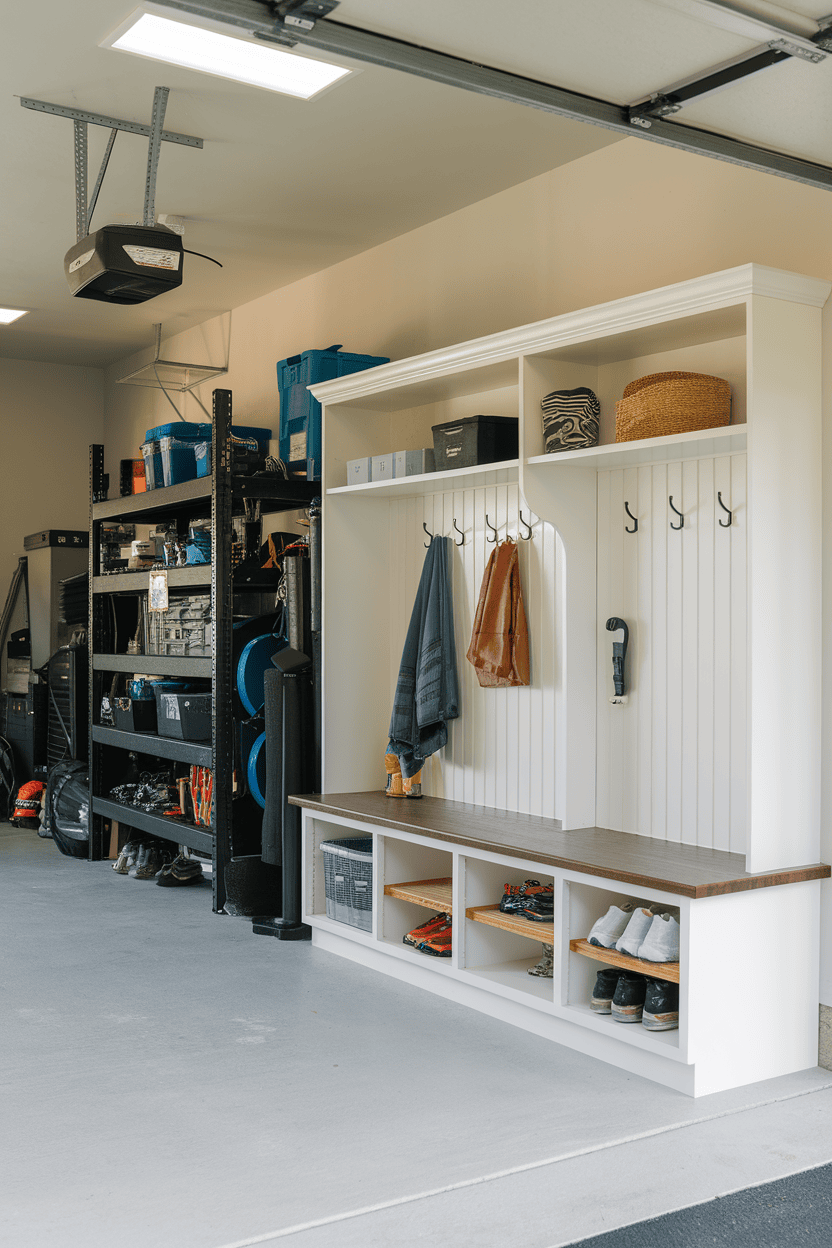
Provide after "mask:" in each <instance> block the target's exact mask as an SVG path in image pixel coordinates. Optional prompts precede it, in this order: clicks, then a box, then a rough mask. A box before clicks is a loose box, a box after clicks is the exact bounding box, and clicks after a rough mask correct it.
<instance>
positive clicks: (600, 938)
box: [587, 901, 636, 949]
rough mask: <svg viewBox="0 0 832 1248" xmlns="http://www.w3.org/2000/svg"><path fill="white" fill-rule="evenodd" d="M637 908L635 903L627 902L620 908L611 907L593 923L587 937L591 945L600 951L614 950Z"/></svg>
mask: <svg viewBox="0 0 832 1248" xmlns="http://www.w3.org/2000/svg"><path fill="white" fill-rule="evenodd" d="M635 908H636V903H635V902H634V901H625V902H624V903H623V904H622V905H620V906H615V905H613V906H610V908H609V910H608V911H607V913H606V914H604V915H602V916H601V918H600V919H597V920H596V921H595V923H593V925H592V931H591V932H590V933H589V936H588V937H587V940H588V941H589V943H590V944H591V945H597V946H598V948H599V949H612V947H613V945H614V944H615V942H616V941H617V940H618V938H619V936H623V935H624V932H625V930H626V927H627V924H628V923H629V922H630V915H631V914H632V913H633V911H634V910H635Z"/></svg>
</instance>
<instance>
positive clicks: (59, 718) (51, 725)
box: [46, 646, 89, 771]
mask: <svg viewBox="0 0 832 1248" xmlns="http://www.w3.org/2000/svg"><path fill="white" fill-rule="evenodd" d="M87 666H88V658H87V650H86V647H85V646H61V647H60V649H58V650H56V651H55V653H54V654H53V655H52V658H51V659H50V660H49V665H48V668H47V681H46V684H47V699H48V701H47V742H46V766H47V770H48V771H51V770H52V768H53V767H54V766H55V764H56V763H61V762H66V761H67V760H68V759H80V760H82V761H86V758H87V735H88V734H87V704H88V701H89V698H88V690H87Z"/></svg>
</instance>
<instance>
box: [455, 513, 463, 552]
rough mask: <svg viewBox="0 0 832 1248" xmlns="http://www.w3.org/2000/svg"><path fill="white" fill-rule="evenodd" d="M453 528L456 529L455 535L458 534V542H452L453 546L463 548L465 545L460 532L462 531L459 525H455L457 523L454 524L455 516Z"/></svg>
mask: <svg viewBox="0 0 832 1248" xmlns="http://www.w3.org/2000/svg"><path fill="white" fill-rule="evenodd" d="M454 528H455V529H456V531H457V533H458V534H459V541H458V542H457V541H454V546H464V545H465V534H464V533H463V532H462V529H461V528H460V527H459V525H458V524H457V522H456V516H454Z"/></svg>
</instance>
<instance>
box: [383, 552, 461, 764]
mask: <svg viewBox="0 0 832 1248" xmlns="http://www.w3.org/2000/svg"><path fill="white" fill-rule="evenodd" d="M458 715H459V690H458V686H457V676H456V646H455V643H454V613H453V601H452V596H451V585H450V578H449V575H448V538H446V537H434V539H433V541H432V542H431V544H430V546H429V547H428V550H427V554H426V555H425V562H424V566H423V567H422V576H421V579H420V581H419V588H418V590H417V591H416V601H415V602H414V604H413V613H412V615H411V617H410V624H409V626H408V629H407V636H406V637H405V642H404V650H403V651H402V661H401V666H400V668H399V679H398V681H397V683H396V693H395V697H394V700H393V714H392V715H391V717H390V744H389V745H388V747H387V752H388V753H390V754H397V755H398V757H399V760H400V762H401V768H402V775H403V776H404V777H405V778H410V777H411V776H415V775H416V773H417V772H418V771H420V770H421V768H422V764H423V763H424V761H425V759H426V758H427V757H428V756H429V755H431V754H434V753H435V752H436V751H437V750H441V749H442V746H443V745H445V743H446V742H447V740H448V720H449V719H456V718H457V716H458Z"/></svg>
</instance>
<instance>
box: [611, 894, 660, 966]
mask: <svg viewBox="0 0 832 1248" xmlns="http://www.w3.org/2000/svg"><path fill="white" fill-rule="evenodd" d="M654 918H655V914H654V913H653V911H652V910H650V909H649V907H643V906H638V907H637V908H636V909H635V910H634V911H633V913H632V914H631V916H630V921H629V923H628V924H627V926H626V928H625V929H624V934H623V936H619V938H618V940H617V941H616V942H615V947H616V949H617V950H618V952H619V953H628V954H629V955H630V957H631V958H637V957H638V951H639V949H640V948H641V943H642V941H643V940H644V937H645V936H646V935H647V933H648V932H649V931H650V925H651V923H652V922H653V919H654Z"/></svg>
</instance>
